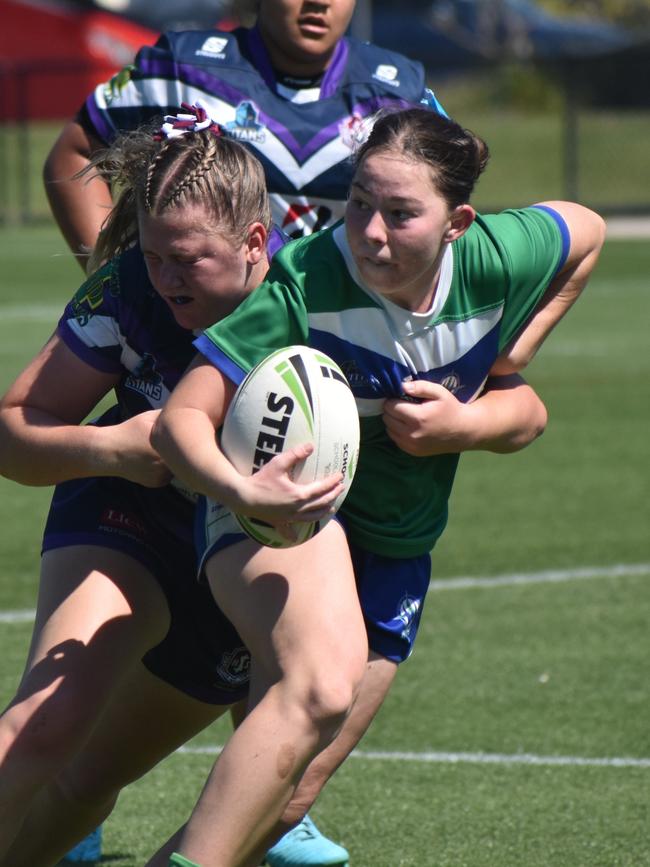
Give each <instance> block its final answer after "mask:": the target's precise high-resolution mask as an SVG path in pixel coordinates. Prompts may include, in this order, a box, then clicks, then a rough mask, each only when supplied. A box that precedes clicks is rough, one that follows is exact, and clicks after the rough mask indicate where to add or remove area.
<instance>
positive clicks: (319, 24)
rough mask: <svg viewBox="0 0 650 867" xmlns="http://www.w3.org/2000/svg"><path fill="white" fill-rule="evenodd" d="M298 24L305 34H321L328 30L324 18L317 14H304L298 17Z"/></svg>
mask: <svg viewBox="0 0 650 867" xmlns="http://www.w3.org/2000/svg"><path fill="white" fill-rule="evenodd" d="M298 26H299V27H300V29H301V31H302V32H303V33H304V34H305V35H306V36H323V34H325V33H327V32H328V31H329V26H328V24H327V22H326V20H325V19H324V18H321V17H320V16H318V15H305V16H304V18H300V19H299V21H298Z"/></svg>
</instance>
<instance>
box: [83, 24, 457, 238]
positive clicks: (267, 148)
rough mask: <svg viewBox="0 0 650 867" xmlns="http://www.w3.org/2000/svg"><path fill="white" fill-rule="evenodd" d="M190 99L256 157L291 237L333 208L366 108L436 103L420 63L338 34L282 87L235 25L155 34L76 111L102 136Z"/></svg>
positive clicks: (341, 195) (252, 40) (258, 43)
mask: <svg viewBox="0 0 650 867" xmlns="http://www.w3.org/2000/svg"><path fill="white" fill-rule="evenodd" d="M301 94H302V95H301ZM197 100H199V101H201V103H202V104H203V105H204V106H205V108H206V109H207V111H208V113H209V114H210V115H211V116H212V117H213V118H214V119H215V120H217V121H218V122H219V123H221V124H223V125H224V126H225V127H226V128H227V129H228V131H229V133H230V134H231V135H232V136H234V137H235V138H237V139H238V140H239V141H242V142H245V143H246V144H247V145H248V146H249V147H250V148H251V149H252V151H253V152H254V153H255V155H256V156H257V157H258V159H259V160H260V161H261V163H262V165H263V166H264V170H265V173H266V178H267V185H268V189H269V194H270V198H271V206H272V210H273V219H274V221H275V223H276V224H277V225H278V226H279V227H280V228H281V229H283V231H284V232H285V233H286V234H288V235H289V236H291V237H300V236H302V235H304V234H309V233H311V232H313V231H316V230H318V229H320V228H323V227H325V226H329V225H331V224H333V223H334V222H336V221H337V220H338V219H339V218H340V217H341V216H342V214H343V207H344V202H345V199H346V197H347V193H348V187H349V183H350V179H351V173H352V167H351V161H350V155H351V153H352V149H353V148H354V146H355V144H356V142H357V141H358V140H359V138H360V137H361V136H363V135H365V134H366V132H367V118H368V117H369V116H371V115H372V114H374V113H375V112H376V111H377V110H378V109H380V108H384V107H394V108H403V107H406V106H409V105H417V104H425V105H428V106H429V107H431V108H432V109H433V110H435V111H439V112H442V111H443V110H442V108H441V107H440V105H439V104H438V102H437V100H436V99H435V97H434V95H433V93H431V91H429V90H427V89H426V88H425V82H424V70H423V68H422V66H421V65H420V64H419V63H416V62H414V61H411V60H408V59H407V58H405V57H403V56H402V55H400V54H397V53H395V52H392V51H388V50H387V49H383V48H379V47H377V46H375V45H371V44H368V43H363V42H358V41H356V40H354V39H351V38H347V37H346V38H343V39H341V40H340V42H339V43H338V45H337V47H336V50H335V54H334V56H333V58H332V61H331V63H330V65H329V67H328V69H327V70H326V72H325V74H324V76H323V78H322V80H321V81H320V84H319V86H318V87H311V88H309V89H306V90H300V89H298V90H296V91H294V92H292V91H290V90H287V88H286V86H284V85H278V83H277V82H276V78H275V74H274V71H273V69H272V67H271V63H270V60H269V56H268V53H267V51H266V47H265V46H264V43H263V41H262V39H261V37H260V35H259V32H258V31H257V29H256V28H252V29H250V30H249V29H246V28H239V29H238V30H235V31H233V32H232V33H230V32H228V33H226V32H219V31H215V30H206V31H186V32H180V33H167V34H164V35H163V36H161V37H160V39H159V40H158V43H157V44H156V45H155V46H154V47H145V48H142V49H141V50H140V51H139V53H138V55H137V57H136V60H135V65H134V66H132V67H126V68H125V69H123V70H122V71H121V72H120V73H118V74H117V75H116V76H115V77H114V78H113V79H111V81H109V82H107V83H106V84H102V85H99V86H98V87H97V88H96V89H95V91H94V93H93V94H91V95H90V96H89V97H88V99H87V100H86V103H85V106H84V109H83V110H82V113H81V115H80V120H81V122H82V124H83V125H84V126H85V127H86V129H87V130H88V131H89V132H90V133H92V134H93V135H95V136H97V137H98V138H100V139H101V140H103V141H104V142H106V143H108V142H110V141H111V140H112V139H113V138H114V136H115V135H116V133H117V132H118V131H123V130H129V129H134V128H136V127H137V126H139V125H140V124H142V123H143V122H145V121H149V120H151V119H153V118H154V117H161V115H164V114H176V113H177V112H178V111H179V109H180V106H181V103H183V102H185V103H190V104H192V103H195V102H196V101H197ZM305 100H308V101H305ZM364 122H365V128H364Z"/></svg>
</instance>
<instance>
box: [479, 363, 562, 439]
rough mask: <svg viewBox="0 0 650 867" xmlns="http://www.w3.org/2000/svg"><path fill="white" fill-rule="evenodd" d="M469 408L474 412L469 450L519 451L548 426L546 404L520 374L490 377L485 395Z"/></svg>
mask: <svg viewBox="0 0 650 867" xmlns="http://www.w3.org/2000/svg"><path fill="white" fill-rule="evenodd" d="M467 409H468V410H469V412H470V413H472V416H473V424H472V431H473V438H472V442H471V443H470V444H468V445H467V448H468V449H469V450H482V451H490V452H497V453H501V454H507V453H509V452H516V451H519V450H520V449H523V448H525V447H526V446H527V445H530V443H531V442H533V441H534V440H535V439H537V437H539V436H541V434H542V433H543V432H544V429H545V428H546V422H547V413H546V407H545V406H544V404H543V402H542V401H541V400H540V398H539V397H538V395H537V394H536V392H535V391H534V390H533V389H532V388H531V387H530V386H529V385H528V384H527V383H526V382H525V381H524V380H523V379H522V378H521V377H520V376H518V375H517V374H512V375H510V376H499V377H490V379H488V381H487V384H486V387H485V391H484V392H483V394H482V395H481V397H479V398H478V399H477V400H475V401H474V402H473V403H472V404H470V405H468V407H467Z"/></svg>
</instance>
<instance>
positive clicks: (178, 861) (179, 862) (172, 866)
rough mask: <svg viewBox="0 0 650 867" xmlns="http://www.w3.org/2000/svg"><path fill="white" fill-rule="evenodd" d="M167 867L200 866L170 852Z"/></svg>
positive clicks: (176, 853)
mask: <svg viewBox="0 0 650 867" xmlns="http://www.w3.org/2000/svg"><path fill="white" fill-rule="evenodd" d="M169 867H201V865H200V864H197V863H196V861H190V859H189V858H186V857H185V856H184V855H179V854H178V852H172V856H171V858H170V859H169Z"/></svg>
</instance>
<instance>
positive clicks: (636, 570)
mask: <svg viewBox="0 0 650 867" xmlns="http://www.w3.org/2000/svg"><path fill="white" fill-rule="evenodd" d="M634 575H650V563H629V564H627V565H626V564H624V563H618V564H615V565H613V566H585V567H584V568H581V569H548V570H546V571H543V572H515V573H513V574H509V575H494V576H493V577H491V578H481V577H480V576H471V575H468V576H465V577H458V578H441V579H437V580H435V581H431V582H430V583H429V589H430V590H434V591H436V590H465V589H467V588H473V587H481V588H490V587H513V586H517V585H520V584H560V583H562V582H566V581H584V580H586V579H590V578H623V577H626V576H634ZM34 615H35V611H34V609H32V608H27V609H23V610H16V611H11V610H8V611H0V623H31V621H33V620H34Z"/></svg>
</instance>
